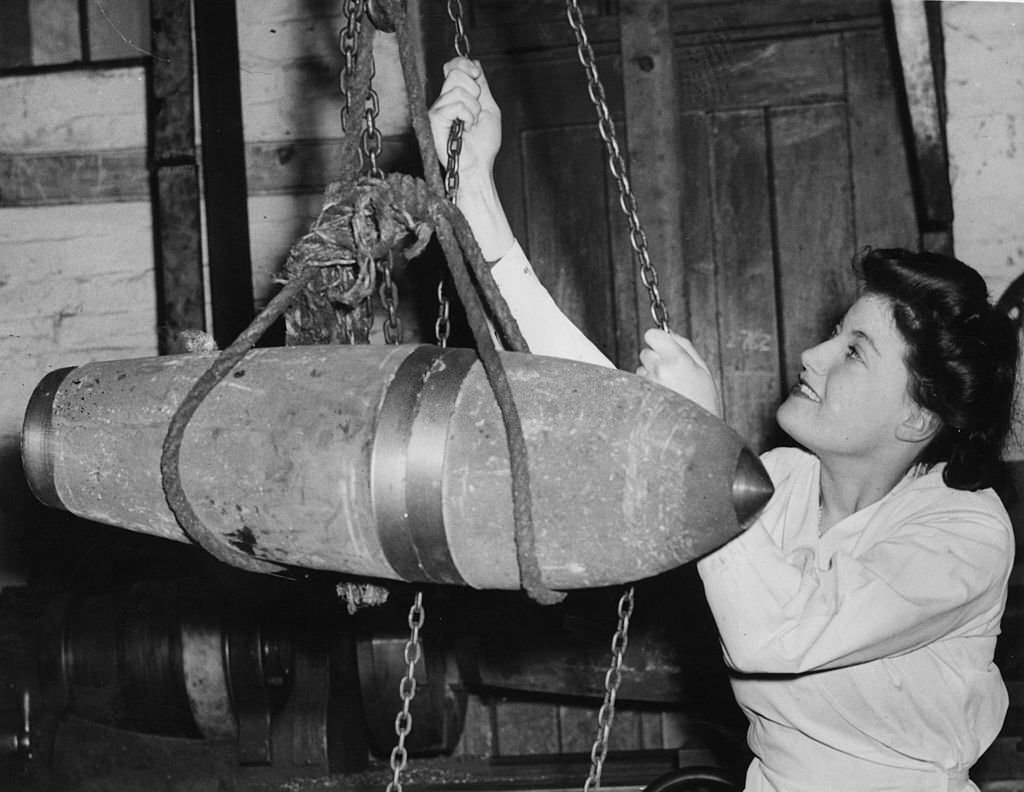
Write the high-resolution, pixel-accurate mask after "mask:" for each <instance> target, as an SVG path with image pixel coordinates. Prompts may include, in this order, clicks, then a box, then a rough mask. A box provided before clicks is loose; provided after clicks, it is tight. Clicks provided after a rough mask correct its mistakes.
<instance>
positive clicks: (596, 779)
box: [583, 586, 634, 792]
mask: <svg viewBox="0 0 1024 792" xmlns="http://www.w3.org/2000/svg"><path fill="white" fill-rule="evenodd" d="M633 599H634V589H633V587H632V586H631V587H630V588H629V589H628V590H627V591H626V593H624V594H623V595H622V596H621V597H620V598H619V624H618V627H617V628H616V629H615V634H614V635H613V636H612V660H611V664H610V666H609V668H608V671H607V672H606V673H605V675H604V702H603V703H602V704H601V709H599V710H598V712H597V734H596V736H595V737H594V745H593V746H592V747H591V749H590V775H588V776H587V780H586V783H585V784H584V785H583V792H590V790H592V789H600V788H601V771H602V769H603V768H604V760H605V758H606V757H607V756H608V736H609V734H610V733H611V729H612V721H614V720H615V697H616V696H617V695H618V692H619V685H620V684H622V660H623V658H624V657H625V656H626V647H627V646H628V645H629V620H630V617H632V615H633Z"/></svg>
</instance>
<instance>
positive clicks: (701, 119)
mask: <svg viewBox="0 0 1024 792" xmlns="http://www.w3.org/2000/svg"><path fill="white" fill-rule="evenodd" d="M708 121H709V116H708V115H707V114H705V113H703V112H700V111H696V112H687V113H683V115H682V121H681V124H682V137H683V140H684V141H685V145H684V147H683V175H682V178H683V184H682V192H683V219H682V222H683V265H684V266H685V268H686V299H687V302H688V304H689V318H690V322H689V327H687V328H683V330H684V332H687V333H688V334H689V336H690V339H691V340H692V341H693V343H694V346H696V348H697V351H698V352H700V354H701V355H702V356H703V358H704V361H705V362H706V363H707V364H708V366H709V367H710V368H711V371H712V373H713V374H714V375H715V378H716V379H717V380H718V381H719V382H721V381H722V359H721V352H720V350H719V337H718V282H717V279H716V277H715V250H714V238H713V236H712V219H711V213H712V205H711V150H710V145H711V144H710V134H709V129H708Z"/></svg>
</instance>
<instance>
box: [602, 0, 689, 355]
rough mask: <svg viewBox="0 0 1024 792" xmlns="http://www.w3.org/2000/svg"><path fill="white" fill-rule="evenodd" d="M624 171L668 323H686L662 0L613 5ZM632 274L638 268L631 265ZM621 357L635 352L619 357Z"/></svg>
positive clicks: (678, 146)
mask: <svg viewBox="0 0 1024 792" xmlns="http://www.w3.org/2000/svg"><path fill="white" fill-rule="evenodd" d="M619 25H620V29H621V35H622V45H621V46H622V81H623V91H624V94H625V109H626V139H627V149H628V152H629V179H630V182H631V184H632V186H633V192H634V194H635V195H636V200H637V206H638V208H639V215H640V221H641V223H643V225H644V232H645V233H646V235H647V243H648V247H649V250H650V255H651V263H652V264H653V265H654V267H655V269H656V270H657V272H658V277H659V288H660V291H661V295H662V297H663V298H664V301H665V307H666V308H667V309H668V312H669V316H670V322H671V324H672V325H673V326H674V327H675V328H678V329H680V330H685V328H686V327H687V324H688V316H687V309H686V300H685V297H686V295H685V293H684V288H683V267H682V264H681V261H682V250H683V243H682V213H681V209H680V206H681V196H680V187H681V184H682V179H681V169H680V162H681V155H680V152H681V151H682V140H681V137H682V136H681V132H680V123H679V112H678V109H677V102H676V85H675V67H674V58H673V55H672V46H673V45H672V27H671V24H670V19H669V3H668V0H625V2H623V3H622V6H621V8H620V11H619ZM633 277H634V279H636V278H638V277H639V273H635V272H634V273H633ZM653 325H654V320H653V318H652V317H651V311H650V303H649V300H648V294H647V290H646V289H644V288H643V286H642V284H641V285H638V286H637V332H638V334H639V333H642V332H643V331H644V330H645V329H647V328H648V327H652V326H653ZM623 359H624V360H630V359H635V355H633V358H630V357H623Z"/></svg>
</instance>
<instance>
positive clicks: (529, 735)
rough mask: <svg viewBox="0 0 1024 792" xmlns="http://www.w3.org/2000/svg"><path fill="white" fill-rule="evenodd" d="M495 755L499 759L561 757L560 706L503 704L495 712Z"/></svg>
mask: <svg viewBox="0 0 1024 792" xmlns="http://www.w3.org/2000/svg"><path fill="white" fill-rule="evenodd" d="M495 715H496V719H497V734H496V745H495V752H496V753H497V754H498V755H500V756H529V755H533V754H553V753H558V745H559V739H558V706H557V705H555V704H549V703H547V702H538V701H502V702H500V703H498V704H497V709H496V712H495Z"/></svg>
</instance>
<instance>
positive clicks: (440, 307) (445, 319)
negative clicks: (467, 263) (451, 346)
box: [434, 0, 469, 347]
mask: <svg viewBox="0 0 1024 792" xmlns="http://www.w3.org/2000/svg"><path fill="white" fill-rule="evenodd" d="M448 18H449V19H451V21H452V22H453V23H454V24H455V41H454V47H455V54H456V55H459V56H460V57H463V58H468V57H469V36H467V35H466V27H465V25H464V24H463V20H462V3H461V2H460V0H448ZM463 128H464V124H463V123H462V119H461V118H456V119H455V121H453V122H452V126H451V129H450V130H448V152H447V153H448V165H447V167H446V168H445V173H444V193H445V197H447V198H448V200H449V201H451V202H452V203H455V199H456V198H457V197H458V195H459V157H461V156H462V131H463ZM450 317H451V305H450V304H449V302H448V295H446V294H445V291H444V281H443V280H442V281H441V282H440V283H438V284H437V321H436V322H434V334H435V335H436V336H437V343H438V345H439V346H441V347H446V346H448V335H449V333H450V332H451V321H450Z"/></svg>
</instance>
